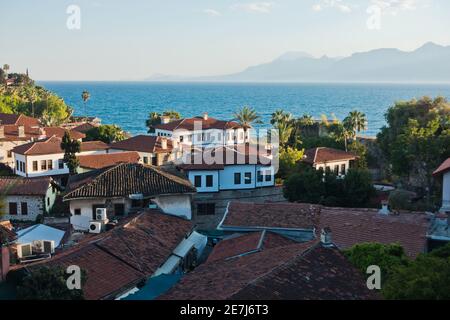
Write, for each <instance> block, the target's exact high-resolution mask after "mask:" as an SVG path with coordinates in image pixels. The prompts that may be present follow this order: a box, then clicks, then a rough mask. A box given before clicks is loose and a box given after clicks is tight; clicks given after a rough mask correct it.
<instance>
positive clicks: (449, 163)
mask: <svg viewBox="0 0 450 320" xmlns="http://www.w3.org/2000/svg"><path fill="white" fill-rule="evenodd" d="M449 170H450V158H448V159H447V160H445V161H444V162H443V163H442V164H441V165H440V166H439V168H437V169H436V170H435V171H434V172H433V176H438V175H441V174H443V173H445V172H447V171H449Z"/></svg>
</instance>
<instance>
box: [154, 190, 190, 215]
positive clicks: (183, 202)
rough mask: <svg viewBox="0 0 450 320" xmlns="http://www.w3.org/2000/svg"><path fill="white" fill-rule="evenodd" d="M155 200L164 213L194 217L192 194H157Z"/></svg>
mask: <svg viewBox="0 0 450 320" xmlns="http://www.w3.org/2000/svg"><path fill="white" fill-rule="evenodd" d="M153 201H154V202H155V203H156V204H157V205H158V207H159V208H161V210H162V211H163V212H164V213H167V214H171V215H174V216H179V217H185V218H187V219H189V220H191V219H192V207H191V195H188V194H180V195H167V196H157V197H155V198H154V199H153Z"/></svg>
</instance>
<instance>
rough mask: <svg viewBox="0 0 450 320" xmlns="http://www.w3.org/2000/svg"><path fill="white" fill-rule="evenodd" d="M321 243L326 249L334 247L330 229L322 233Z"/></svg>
mask: <svg viewBox="0 0 450 320" xmlns="http://www.w3.org/2000/svg"><path fill="white" fill-rule="evenodd" d="M320 243H321V244H322V246H324V247H333V246H334V244H333V239H332V234H331V229H330V227H325V228H323V229H322V231H321V232H320Z"/></svg>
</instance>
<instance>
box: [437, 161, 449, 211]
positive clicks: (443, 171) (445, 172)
mask: <svg viewBox="0 0 450 320" xmlns="http://www.w3.org/2000/svg"><path fill="white" fill-rule="evenodd" d="M433 175H434V176H435V177H442V207H441V210H440V211H441V212H443V213H448V214H450V158H448V159H447V160H445V161H444V162H443V163H442V164H441V165H440V166H439V168H437V169H436V171H435V172H433Z"/></svg>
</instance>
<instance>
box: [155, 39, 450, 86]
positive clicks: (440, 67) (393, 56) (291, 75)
mask: <svg viewBox="0 0 450 320" xmlns="http://www.w3.org/2000/svg"><path fill="white" fill-rule="evenodd" d="M160 79H166V80H155V79H153V81H172V80H170V79H176V80H179V81H231V82H232V81H255V82H277V81H280V82H285V81H290V82H450V46H440V45H437V44H434V43H431V42H430V43H427V44H425V45H423V46H422V47H420V48H418V49H416V50H414V51H411V52H406V51H401V50H398V49H377V50H372V51H368V52H361V53H355V54H353V55H351V56H350V57H346V58H329V57H327V56H323V57H321V58H315V57H313V56H311V55H309V54H307V53H304V52H288V53H285V54H283V55H282V56H280V57H278V58H277V59H275V60H274V61H272V62H269V63H264V64H260V65H256V66H252V67H249V68H247V69H246V70H244V71H242V72H239V73H235V74H230V75H224V76H216V77H196V78H180V77H178V78H177V77H170V76H164V77H160Z"/></svg>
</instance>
